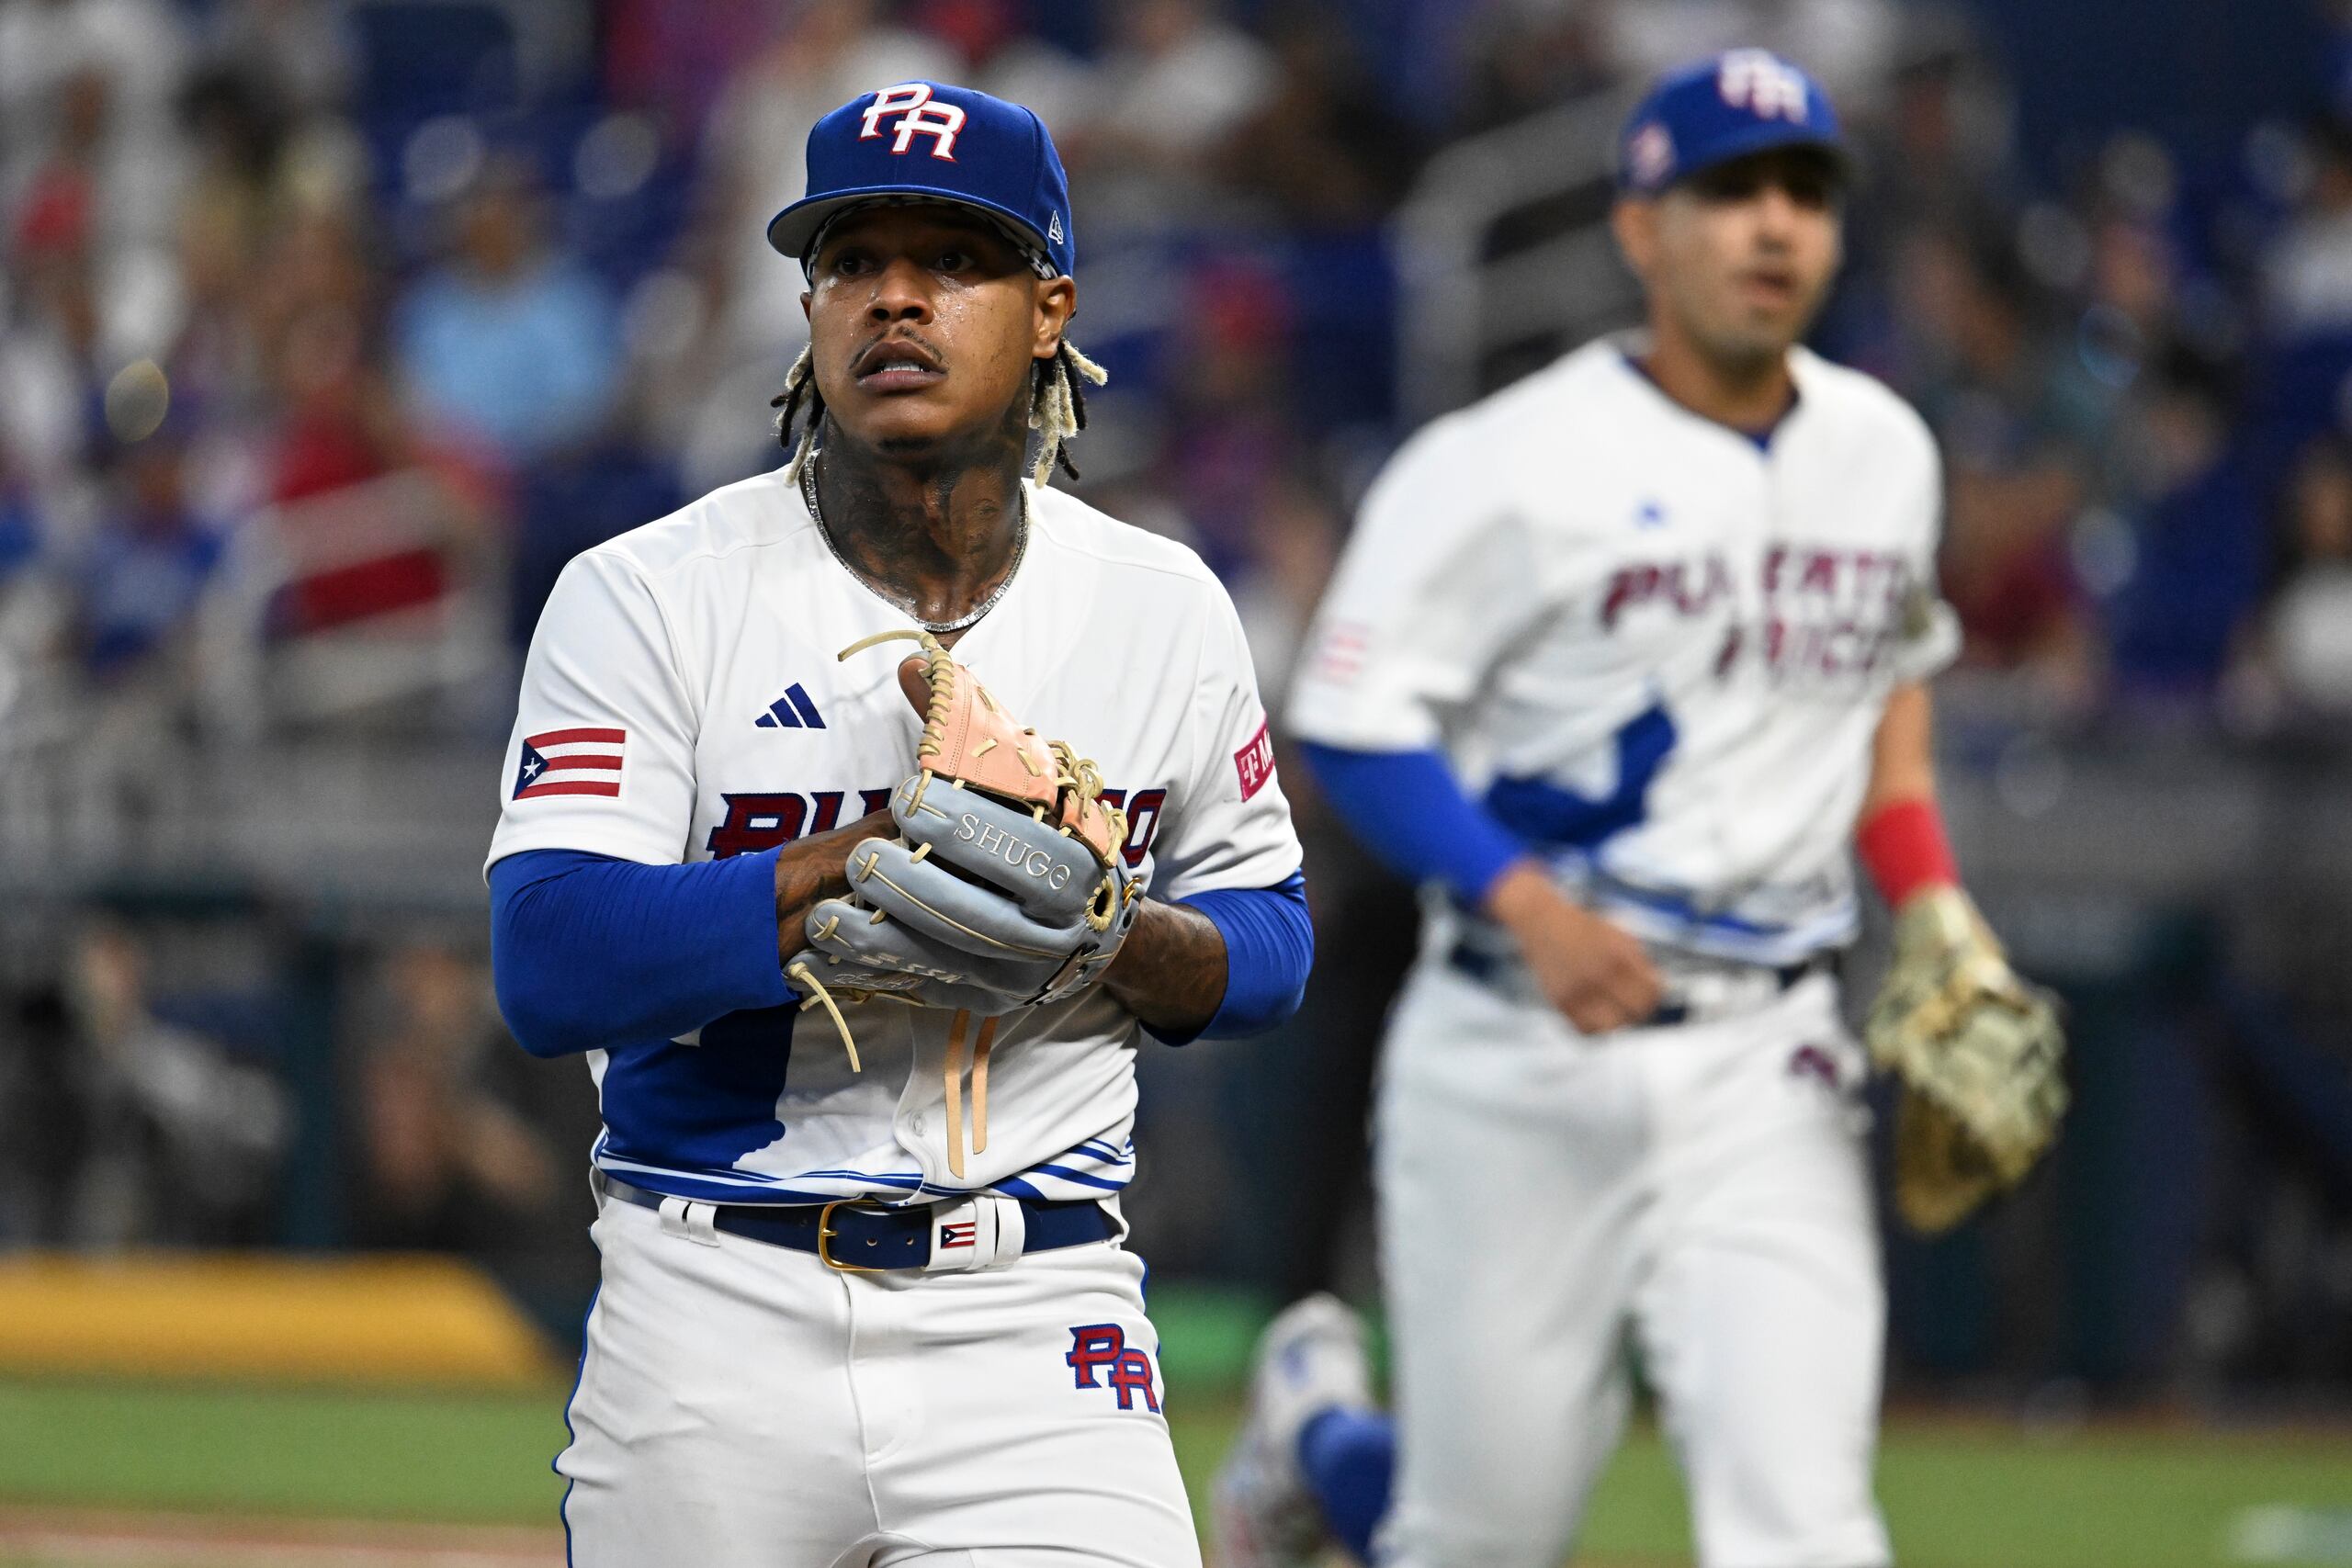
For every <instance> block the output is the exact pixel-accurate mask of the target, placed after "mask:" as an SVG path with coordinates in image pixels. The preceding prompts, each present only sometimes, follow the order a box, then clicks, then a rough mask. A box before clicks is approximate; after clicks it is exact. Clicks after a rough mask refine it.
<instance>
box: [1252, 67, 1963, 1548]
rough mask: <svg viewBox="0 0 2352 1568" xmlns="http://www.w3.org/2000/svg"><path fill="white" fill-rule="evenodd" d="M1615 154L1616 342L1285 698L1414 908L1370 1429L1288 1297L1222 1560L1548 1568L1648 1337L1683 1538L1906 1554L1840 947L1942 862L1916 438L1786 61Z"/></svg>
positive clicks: (1319, 651)
mask: <svg viewBox="0 0 2352 1568" xmlns="http://www.w3.org/2000/svg"><path fill="white" fill-rule="evenodd" d="M1620 151H1621V160H1622V173H1621V185H1620V197H1621V199H1620V201H1619V203H1618V205H1617V208H1616V209H1615V213H1614V226H1615V232H1616V236H1617V238H1618V241H1619V243H1620V244H1621V247H1622V249H1623V254H1624V255H1625V257H1626V259H1627V261H1628V262H1629V264H1630V265H1631V266H1632V268H1633V270H1634V273H1635V274H1636V275H1637V276H1638V277H1639V279H1640V281H1641V283H1642V285H1643V286H1644V288H1645V297H1646V301H1647V310H1646V315H1647V322H1646V327H1645V330H1644V331H1642V332H1640V333H1634V334H1630V335H1627V336H1624V337H1619V338H1610V339H1607V340H1604V341H1600V342H1596V343H1593V344H1589V345H1587V346H1585V347H1582V348H1579V349H1577V350H1576V351H1575V352H1573V353H1571V354H1569V355H1566V357H1564V358H1562V359H1560V360H1559V361H1557V362H1556V363H1555V364H1554V365H1552V366H1551V367H1548V368H1546V369H1544V370H1543V371H1540V372H1538V373H1536V374H1534V375H1532V376H1531V377H1529V378H1526V379H1525V380H1523V381H1521V382H1520V383H1518V384H1516V385H1514V386H1512V387H1510V388H1509V389H1506V390H1504V391H1501V392H1499V393H1498V394H1496V395H1494V396H1492V397H1489V398H1487V399H1486V400H1484V401H1481V402H1479V403H1476V404H1475V405H1473V406H1471V407H1469V408H1467V409H1464V410H1463V411H1461V412H1457V413H1454V414H1453V415H1450V416H1448V417H1446V418H1443V419H1441V420H1439V421H1437V422H1436V423H1433V424H1431V425H1430V427H1428V428H1427V429H1425V430H1423V431H1422V432H1420V433H1419V434H1418V435H1417V436H1415V437H1414V438H1413V439H1412V440H1411V441H1409V442H1408V444H1407V445H1406V446H1405V447H1404V448H1403V449H1402V450H1401V451H1400V452H1399V453H1398V454H1397V456H1396V457H1395V458H1394V459H1393V461H1392V462H1391V463H1390V464H1389V466H1388V468H1386V470H1385V473H1383V474H1382V476H1381V477H1380V478H1379V479H1378V481H1377V482H1376V483H1375V484H1374V487H1373V489H1372V491H1370V493H1369V495H1368V497H1367V499H1366V501H1365V502H1364V504H1363V511H1362V513H1361V516H1360V518H1359V521H1358V524H1357V526H1356V529H1355V532H1354V534H1353V536H1352V537H1351V541H1350V543H1349V546H1348V549H1347V552H1346V556H1345V558H1344V559H1343V561H1342V562H1341V564H1340V569H1339V571H1338V575H1337V578H1336V581H1334V583H1333V584H1332V587H1331V589H1330V592H1329V596H1328V598H1327V600H1326V602H1325V604H1324V605H1323V607H1322V609H1321V612H1320V615H1319V617H1318V619H1317V625H1316V627H1315V630H1314V632H1313V634H1312V637H1311V639H1310V645H1309V649H1308V652H1307V656H1306V660H1305V661H1304V664H1303V668H1302V671H1301V674H1300V676H1299V679H1298V681H1297V684H1296V687H1295V691H1294V692H1293V694H1292V698H1291V705H1290V710H1289V722H1290V724H1291V726H1292V728H1294V730H1295V732H1296V734H1297V735H1298V736H1299V737H1301V738H1302V739H1303V741H1304V742H1306V746H1305V750H1304V755H1305V756H1306V759H1307V760H1308V761H1309V763H1310V765H1311V766H1313V767H1314V768H1315V771H1316V773H1317V779H1318V781H1319V782H1320V783H1321V784H1323V785H1324V786H1325V787H1326V789H1327V791H1328V793H1329V795H1331V796H1332V798H1333V800H1334V802H1335V804H1336V805H1337V807H1338V808H1339V809H1340V812H1341V814H1342V815H1343V816H1344V817H1346V818H1349V819H1350V821H1351V825H1352V826H1353V827H1354V828H1355V829H1357V831H1358V832H1359V834H1360V835H1361V836H1362V837H1363V839H1364V840H1365V841H1366V842H1367V843H1368V844H1369V845H1370V846H1371V847H1372V848H1373V849H1374V850H1375V851H1376V852H1381V853H1382V854H1384V855H1385V857H1386V858H1387V859H1388V860H1389V861H1390V862H1391V863H1393V864H1395V865H1397V866H1398V867H1400V868H1402V869H1404V870H1405V871H1407V872H1408V874H1411V875H1412V876H1414V877H1415V878H1416V879H1417V880H1419V882H1421V883H1422V884H1423V885H1424V886H1425V888H1426V889H1427V890H1428V893H1427V903H1428V919H1427V921H1426V924H1425V931H1424V942H1423V947H1422V952H1421V957H1420V961H1419V964H1418V966H1417V967H1416V969H1415V970H1414V972H1413V973H1412V975H1411V976H1410V978H1409V980H1408V984H1407V986H1406V987H1405V991H1404V994H1403V996H1402V998H1401V999H1400V1000H1399V1001H1398V1003H1397V1008H1396V1010H1395V1013H1394V1014H1393V1017H1392V1020H1391V1022H1390V1026H1389V1030H1388V1033H1387V1038H1386V1042H1385V1059H1384V1064H1383V1072H1382V1079H1381V1085H1380V1090H1379V1096H1378V1104H1377V1110H1376V1119H1375V1129H1374V1131H1375V1138H1374V1143H1375V1162H1376V1170H1375V1179H1376V1188H1377V1192H1378V1197H1379V1201H1380V1236H1381V1262H1382V1268H1383V1273H1384V1282H1385V1295H1386V1302H1387V1309H1388V1323H1389V1327H1390V1332H1391V1335H1392V1337H1393V1343H1394V1346H1395V1350H1396V1357H1395V1379H1394V1403H1395V1410H1396V1414H1395V1418H1394V1425H1393V1427H1392V1426H1391V1424H1390V1421H1389V1418H1388V1417H1386V1416H1382V1415H1379V1414H1378V1413H1376V1412H1374V1411H1373V1409H1372V1408H1371V1395H1370V1393H1369V1387H1368V1382H1367V1379H1366V1377H1365V1374H1364V1371H1363V1351H1362V1343H1361V1331H1360V1329H1358V1327H1357V1326H1356V1325H1355V1323H1354V1321H1353V1319H1352V1318H1351V1316H1350V1314H1347V1312H1346V1311H1345V1309H1344V1308H1342V1307H1340V1304H1339V1303H1336V1302H1335V1301H1333V1300H1331V1299H1330V1298H1329V1297H1320V1298H1314V1299H1311V1300H1309V1301H1308V1302H1306V1303H1301V1304H1299V1305H1298V1306H1296V1307H1294V1308H1293V1309H1292V1310H1291V1311H1290V1312H1289V1313H1287V1314H1284V1315H1283V1317H1282V1318H1280V1319H1278V1320H1277V1321H1276V1323H1275V1325H1273V1327H1272V1329H1271V1330H1270V1331H1269V1334H1268V1337H1267V1338H1266V1340H1265V1342H1264V1345H1263V1347H1262V1349H1261V1359H1260V1364H1259V1371H1258V1374H1257V1382H1256V1384H1255V1388H1254V1393H1253V1406H1252V1411H1251V1416H1250V1425H1249V1427H1248V1428H1247V1429H1246V1431H1245V1433H1244V1436H1243V1438H1242V1439H1241V1441H1240V1442H1239V1443H1238V1445H1237V1448H1236V1450H1235V1451H1234V1453H1233V1454H1232V1456H1231V1457H1230V1458H1229V1460H1228V1461H1227V1469H1226V1471H1225V1472H1224V1473H1223V1475H1222V1476H1221V1477H1220V1481H1219V1495H1218V1499H1217V1503H1218V1529H1219V1533H1220V1538H1221V1540H1220V1546H1221V1560H1222V1562H1224V1564H1225V1568H1253V1565H1256V1564H1264V1563H1274V1562H1306V1561H1308V1560H1310V1559H1311V1558H1312V1556H1313V1555H1314V1554H1315V1553H1316V1551H1317V1550H1318V1549H1319V1546H1320V1544H1321V1542H1322V1540H1323V1538H1324V1537H1325V1535H1326V1533H1327V1532H1329V1534H1331V1535H1335V1536H1337V1537H1338V1538H1339V1539H1340V1540H1341V1541H1342V1542H1343V1543H1344V1544H1346V1545H1347V1546H1349V1547H1350V1548H1351V1551H1353V1552H1354V1553H1355V1554H1356V1555H1357V1556H1359V1557H1369V1558H1372V1559H1373V1560H1375V1561H1378V1562H1383V1563H1394V1564H1408V1565H1410V1568H1513V1565H1524V1568H1551V1565H1552V1564H1554V1563H1556V1562H1559V1561H1560V1558H1561V1555H1562V1553H1563V1552H1564V1551H1566V1550H1567V1549H1568V1548H1569V1547H1570V1545H1571V1544H1572V1542H1573V1540H1574V1537H1575V1534H1576V1530H1577V1520H1578V1517H1579V1515H1580V1513H1581V1511H1582V1509H1583V1507H1584V1506H1585V1501H1586V1497H1587V1494H1588V1492H1589V1488H1590V1486H1591V1484H1592V1483H1593V1480H1594V1478H1595V1477H1596V1476H1597V1475H1598V1474H1599V1473H1600V1470H1601V1468H1602V1466H1603V1464H1604V1462H1605V1461H1607V1459H1608V1457H1609V1455H1610V1453H1611V1450H1612V1449H1613V1448H1614V1447H1615V1445H1616V1442H1617V1440H1618V1437H1619V1434H1620V1430H1621V1427H1622V1424H1623V1419H1624V1416H1625V1413H1626V1409H1627V1404H1628V1400H1629V1393H1630V1388H1631V1368H1632V1367H1633V1366H1634V1365H1635V1364H1638V1367H1639V1369H1640V1372H1641V1375H1642V1376H1643V1377H1644V1378H1645V1381H1646V1382H1647V1383H1648V1384H1649V1386H1650V1387H1651V1388H1652V1389H1653V1390H1654V1391H1655V1392H1656V1393H1657V1396H1658V1398H1659V1401H1660V1403H1661V1405H1662V1407H1663V1412H1664V1417H1665V1420H1666V1423H1667V1427H1668V1432H1669V1434H1670V1436H1671V1438H1672V1441H1673V1444H1674V1447H1675V1450H1676V1452H1677V1453H1678V1455H1679V1459H1680V1461H1681V1465H1682V1469H1683V1472H1684V1475H1685V1478H1686V1480H1687V1482H1688V1485H1689V1493H1690V1501H1691V1512H1692V1516H1693V1520H1694V1524H1695V1531H1696V1538H1697V1542H1698V1551H1699V1558H1700V1561H1701V1562H1702V1563H1704V1564H1707V1565H1710V1568H1882V1565H1883V1564H1884V1563H1886V1562H1887V1561H1888V1543H1887V1536H1886V1532H1885V1530H1884V1529H1883V1526H1882V1523H1881V1520H1880V1517H1879V1512H1878V1509H1877V1507H1876V1506H1875V1504H1874V1502H1873V1499H1872V1492H1871V1469H1872V1460H1873V1449H1874V1444H1875V1439H1876V1430H1877V1414H1878V1401H1879V1382H1880V1361H1881V1344H1882V1338H1883V1316H1884V1296H1883V1286H1882V1282H1881V1277H1880V1269H1879V1258H1878V1251H1877V1241H1876V1236H1877V1230H1876V1224H1875V1220H1874V1216H1873V1204H1872V1201H1871V1183H1870V1179H1869V1175H1868V1170H1867V1167H1866V1158H1865V1143H1864V1131H1865V1112H1864V1111H1862V1110H1861V1109H1860V1107H1859V1105H1858V1103H1857V1100H1856V1094H1857V1090H1858V1088H1859V1087H1860V1084H1861V1082H1862V1079H1863V1077H1864V1075H1865V1071H1866V1067H1867V1063H1866V1060H1865V1056H1864V1054H1863V1052H1862V1050H1861V1048H1860V1045H1859V1044H1858V1043H1857V1042H1856V1041H1855V1040H1854V1039H1853V1038H1852V1037H1851V1035H1850V1034H1849V1031H1848V1030H1847V1028H1846V1027H1845V1025H1844V1024H1843V1023H1842V1022H1841V1021H1840V1010H1839V1006H1838V988H1837V983H1836V980H1835V977H1834V975H1833V971H1832V966H1831V958H1832V955H1833V954H1835V953H1836V952H1837V951H1838V949H1839V948H1840V947H1841V946H1842V945H1844V944H1845V943H1846V942H1849V939H1850V938H1851V937H1852V936H1853V935H1854V933H1855V931H1856V924H1857V911H1856V898H1855V893H1854V888H1853V882H1852V876H1851V873H1850V871H1849V853H1850V852H1852V851H1854V850H1855V849H1857V848H1859V850H1860V855H1861V858H1862V860H1863V862H1864V863H1865V864H1866V866H1867V867H1868V868H1869V869H1870V871H1871V873H1872V874H1873V876H1874V878H1875V880H1876V881H1877V883H1878V884H1879V886H1880V887H1881V888H1882V890H1883V892H1884V893H1885V895H1886V896H1887V897H1888V898H1889V899H1890V900H1891V901H1892V902H1894V903H1896V904H1898V905H1902V904H1905V903H1907V902H1908V901H1909V900H1910V899H1912V898H1914V897H1919V896H1921V894H1922V893H1923V892H1925V891H1927V890H1928V889H1934V888H1952V887H1953V881H1954V873H1953V871H1952V865H1951V856H1950V852H1949V850H1948V849H1947V848H1946V847H1945V844H1944V840H1943V837H1942V831H1941V829H1940V826H1939V822H1938V818H1937V813H1936V809H1935V804H1934V794H1933V789H1934V784H1933V778H1932V773H1931V770H1930V761H1929V745H1928V693H1927V688H1926V686H1925V685H1924V684H1923V682H1925V681H1926V680H1927V678H1928V676H1929V675H1930V674H1932V673H1933V672H1934V671H1936V670H1937V669H1938V668H1939V667H1940V666H1941V665H1942V664H1943V663H1944V662H1945V660H1947V659H1948V658H1949V657H1950V656H1951V653H1952V651H1953V649H1954V644H1955V641H1956V637H1955V632H1954V627H1953V622H1952V617H1951V614H1950V612H1949V610H1948V609H1947V607H1945V606H1944V605H1943V604H1941V603H1940V602H1939V599H1938V596H1937V594H1936V592H1935V587H1934V576H1933V561H1934V556H1935V551H1936V545H1937V536H1938V528H1939V509H1940V490H1941V481H1940V476H1939V464H1938V458H1937V454H1936V449H1935V447H1934V445H1933V444H1932V442H1931V439H1930V437H1929V435H1928V430H1927V429H1926V427H1925V425H1924V424H1923V423H1921V421H1920V420H1919V418H1918V417H1917V415H1916V414H1915V413H1914V412H1912V410H1911V409H1910V408H1908V407H1907V406H1905V404H1904V403H1903V402H1902V401H1901V400H1899V399H1897V398H1896V397H1895V396H1894V394H1893V393H1891V392H1889V391H1888V390H1887V389H1885V388H1884V387H1883V386H1881V385H1880V384H1878V383H1877V382H1875V381H1873V380H1871V379H1870V378H1867V377H1865V376H1862V375H1860V374H1858V373H1856V372H1854V371H1851V370H1848V369H1843V368H1840V367H1838V366H1835V365H1832V364H1829V363H1827V362H1826V361H1824V360H1822V359H1820V358H1819V357H1817V356H1815V355H1813V354H1811V353H1809V352H1807V351H1806V350H1805V349H1804V348H1803V347H1801V346H1799V339H1800V337H1801V336H1802V335H1803V333H1804V332H1805V330H1806V329H1807V327H1808V325H1809V324H1810V322H1811V321H1813V319H1814V317H1815V312H1816V310H1817V309H1818V307H1819V306H1820V304H1821V302H1822V300H1823V298H1824V296H1825V295H1826V291H1827V289H1828V288H1829V285H1830V282H1831V279H1832V277H1833V276H1834V274H1835V272H1836V269H1837V266H1838V260H1839V248H1840V202H1841V198H1842V191H1843V189H1844V183H1845V176H1846V162H1845V154H1844V152H1843V150H1842V146H1841V142H1840V138H1839V131H1838V123H1837V119H1836V117H1835V115H1834V113H1833V111H1832V108H1831V107H1830V105H1829V103H1828V102H1827V100H1826V98H1825V97H1824V96H1823V95H1822V93H1821V90H1820V89H1819V88H1818V87H1817V86H1816V85H1815V84H1814V83H1813V82H1812V81H1811V80H1810V79H1809V78H1807V77H1806V76H1805V75H1804V73H1803V72H1801V71H1800V70H1799V69H1798V68H1797V67H1796V66H1794V65H1792V64H1791V63H1789V62H1786V61H1784V60H1781V59H1779V58H1776V57H1774V56H1772V55H1770V54H1769V53H1765V52H1763V51H1755V50H1744V51H1734V52H1731V53H1728V54H1725V55H1723V56H1721V57H1719V58H1715V59H1711V60H1708V61H1705V62H1701V63H1699V64H1697V65H1695V66H1693V67H1691V68H1689V69H1686V70H1683V71H1680V72H1678V73H1674V74H1671V75H1669V76H1668V77H1666V78H1664V79H1663V80H1661V81H1660V82H1659V83H1658V84H1657V85H1656V86H1655V88H1654V89H1653V90H1652V92H1651V93H1650V94H1649V95H1648V96H1647V97H1646V99H1645V101H1644V102H1643V103H1642V105H1641V106H1640V107H1638V109H1637V110H1636V111H1635V112H1634V115H1633V116H1632V118H1631V119H1630V121H1629V122H1628V124H1627V125H1626V127H1625V129H1624V130H1623V140H1622V142H1621V148H1620ZM1954 891H1956V889H1954ZM1392 1464H1393V1467H1394V1473H1393V1480H1392V1474H1391V1467H1392Z"/></svg>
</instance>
